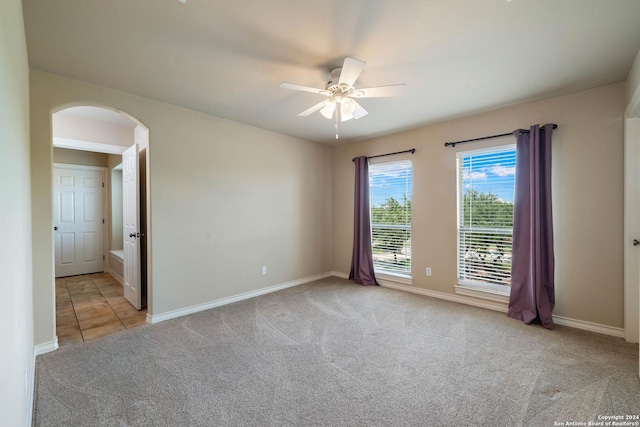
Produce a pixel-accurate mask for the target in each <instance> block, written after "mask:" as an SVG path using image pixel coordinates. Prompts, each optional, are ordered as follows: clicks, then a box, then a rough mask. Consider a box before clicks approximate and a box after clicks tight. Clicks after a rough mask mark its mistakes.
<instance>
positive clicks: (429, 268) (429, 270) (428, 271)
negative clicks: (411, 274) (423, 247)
mask: <svg viewBox="0 0 640 427" xmlns="http://www.w3.org/2000/svg"><path fill="white" fill-rule="evenodd" d="M427 276H431V267H427Z"/></svg>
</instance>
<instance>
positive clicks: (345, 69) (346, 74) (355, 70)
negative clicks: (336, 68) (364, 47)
mask: <svg viewBox="0 0 640 427" xmlns="http://www.w3.org/2000/svg"><path fill="white" fill-rule="evenodd" d="M365 65H367V63H366V62H364V61H359V60H357V59H353V58H344V63H343V64H342V71H340V80H338V84H339V85H341V84H343V83H346V84H347V85H349V86H353V84H354V83H355V82H356V80H357V79H358V77H359V76H360V73H362V70H364V66H365Z"/></svg>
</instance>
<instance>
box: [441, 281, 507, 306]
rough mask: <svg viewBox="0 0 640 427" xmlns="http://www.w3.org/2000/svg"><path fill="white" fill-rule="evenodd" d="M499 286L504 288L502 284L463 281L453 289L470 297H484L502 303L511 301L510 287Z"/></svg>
mask: <svg viewBox="0 0 640 427" xmlns="http://www.w3.org/2000/svg"><path fill="white" fill-rule="evenodd" d="M498 287H501V288H504V287H505V286H502V285H492V284H489V283H487V284H483V285H476V284H470V283H466V282H464V281H461V282H460V283H459V284H458V285H454V286H453V290H454V291H455V293H456V294H459V295H465V296H468V297H474V298H482V299H486V300H489V301H496V302H502V303H507V304H508V303H509V293H510V292H509V291H510V288H508V289H506V290H505V289H498Z"/></svg>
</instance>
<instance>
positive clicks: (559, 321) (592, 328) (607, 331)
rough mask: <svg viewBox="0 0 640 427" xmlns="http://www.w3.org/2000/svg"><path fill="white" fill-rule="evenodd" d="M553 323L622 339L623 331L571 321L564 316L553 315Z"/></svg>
mask: <svg viewBox="0 0 640 427" xmlns="http://www.w3.org/2000/svg"><path fill="white" fill-rule="evenodd" d="M553 322H554V323H556V324H558V325H563V326H569V327H570V328H576V329H582V330H585V331H590V332H596V333H598V334H604V335H611V336H612V337H617V338H624V329H622V328H615V327H613V326H607V325H601V324H600V323H592V322H587V321H585V320H578V319H571V318H569V317H564V316H556V315H555V314H554V315H553Z"/></svg>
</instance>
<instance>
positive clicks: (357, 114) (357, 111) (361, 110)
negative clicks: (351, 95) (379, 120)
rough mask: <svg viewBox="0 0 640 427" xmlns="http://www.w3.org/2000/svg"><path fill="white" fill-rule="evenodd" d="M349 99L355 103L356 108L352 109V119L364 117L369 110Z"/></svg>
mask: <svg viewBox="0 0 640 427" xmlns="http://www.w3.org/2000/svg"><path fill="white" fill-rule="evenodd" d="M351 101H353V103H354V104H355V105H356V109H355V110H353V118H354V119H356V120H358V119H359V118H360V117H364V116H366V115H367V114H369V112H368V111H367V110H365V109H364V108H362V105H360V104H358V103H357V102H356V101H355V100H354V99H352V100H351Z"/></svg>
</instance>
